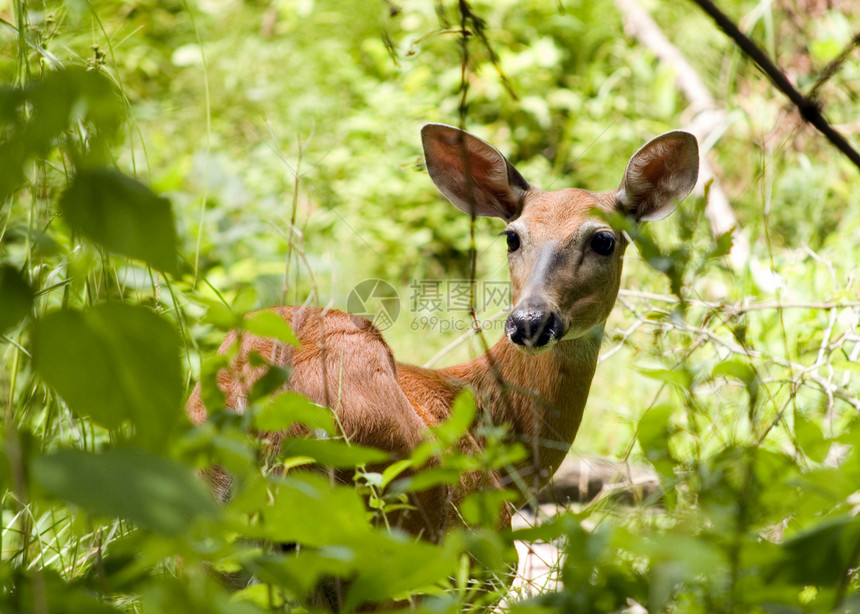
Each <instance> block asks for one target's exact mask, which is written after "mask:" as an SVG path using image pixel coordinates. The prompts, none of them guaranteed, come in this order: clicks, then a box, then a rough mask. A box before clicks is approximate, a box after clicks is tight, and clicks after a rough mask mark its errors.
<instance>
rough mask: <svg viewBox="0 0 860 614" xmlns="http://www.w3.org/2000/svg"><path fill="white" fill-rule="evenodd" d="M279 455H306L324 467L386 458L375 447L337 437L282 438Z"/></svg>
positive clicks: (346, 466) (386, 458)
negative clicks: (347, 441)
mask: <svg viewBox="0 0 860 614" xmlns="http://www.w3.org/2000/svg"><path fill="white" fill-rule="evenodd" d="M281 456H287V457H289V456H308V457H310V458H312V459H314V460H315V461H317V462H318V463H319V464H321V465H325V466H326V467H345V468H350V467H355V466H357V465H366V464H372V463H381V462H383V461H386V460H388V454H387V453H386V452H383V451H382V450H377V449H376V448H367V447H365V446H359V445H356V444H348V443H346V442H345V441H341V440H339V439H307V438H304V437H297V438H295V439H286V440H284V444H283V447H282V449H281Z"/></svg>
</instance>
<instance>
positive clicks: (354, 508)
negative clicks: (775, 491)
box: [248, 473, 372, 546]
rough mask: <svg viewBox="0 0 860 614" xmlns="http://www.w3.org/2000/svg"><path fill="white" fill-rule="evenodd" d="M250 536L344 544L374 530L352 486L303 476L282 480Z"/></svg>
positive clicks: (251, 529)
mask: <svg viewBox="0 0 860 614" xmlns="http://www.w3.org/2000/svg"><path fill="white" fill-rule="evenodd" d="M263 512H264V513H263V514H262V516H261V518H262V521H261V523H260V524H257V525H255V526H252V527H249V529H248V533H249V537H257V538H261V539H267V540H271V541H274V542H280V543H288V542H298V543H301V544H307V545H311V546H324V545H329V544H342V543H344V542H345V541H349V540H353V539H357V538H359V537H361V536H362V535H365V534H367V533H368V532H370V531H372V528H371V525H370V516H369V514H368V512H367V510H366V509H365V507H364V501H363V500H362V499H361V497H360V496H359V495H358V493H357V492H356V491H355V490H353V489H352V488H350V487H347V486H341V485H338V484H332V483H330V482H329V479H328V478H327V477H325V476H321V475H315V474H307V473H302V474H300V475H296V476H295V477H291V476H288V477H286V478H282V479H281V480H280V481H279V482H278V484H277V490H276V491H275V493H274V501H273V503H272V504H271V505H268V506H266V507H265V508H263Z"/></svg>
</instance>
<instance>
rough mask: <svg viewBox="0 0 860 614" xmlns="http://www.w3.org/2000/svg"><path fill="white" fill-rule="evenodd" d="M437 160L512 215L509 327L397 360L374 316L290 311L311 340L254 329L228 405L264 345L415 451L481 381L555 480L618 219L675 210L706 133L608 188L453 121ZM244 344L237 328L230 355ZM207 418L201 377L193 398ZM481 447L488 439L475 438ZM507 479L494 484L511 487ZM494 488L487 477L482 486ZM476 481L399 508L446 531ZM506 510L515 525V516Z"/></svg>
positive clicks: (374, 432)
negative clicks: (526, 163)
mask: <svg viewBox="0 0 860 614" xmlns="http://www.w3.org/2000/svg"><path fill="white" fill-rule="evenodd" d="M421 137H422V141H423V144H424V155H425V159H426V163H427V170H428V171H429V173H430V177H431V178H432V179H433V181H434V183H435V184H436V186H437V187H438V188H439V190H440V191H441V192H442V193H443V194H444V195H445V196H446V197H447V198H448V200H450V201H451V202H452V203H453V204H454V205H455V206H456V207H457V208H458V209H461V210H462V211H464V212H466V213H469V214H472V215H482V216H491V217H499V218H502V219H503V220H504V221H505V222H506V223H507V224H508V225H507V228H506V229H505V230H504V234H505V235H506V238H507V246H508V261H509V267H510V277H511V284H512V300H513V305H514V307H513V310H512V311H511V313H510V315H509V316H508V318H507V320H506V322H505V335H504V336H503V337H502V339H501V340H500V341H499V342H498V343H497V344H496V345H494V346H493V347H492V348H491V349H490V350H489V352H488V353H487V354H485V355H483V356H480V357H478V358H476V359H474V360H471V361H469V362H466V363H464V364H460V365H456V366H453V367H448V368H444V369H439V370H430V369H424V368H420V367H416V366H412V365H408V364H404V363H398V362H396V361H395V359H394V356H393V355H392V353H391V350H390V349H389V347H388V345H387V344H386V343H385V341H384V340H383V338H382V335H381V334H380V333H379V331H378V330H377V329H376V328H375V327H374V326H373V325H372V324H371V323H370V322H368V321H367V320H365V319H363V318H360V317H357V316H353V315H349V314H346V313H343V312H340V311H334V310H321V309H316V308H309V307H277V308H275V309H274V311H275V312H276V313H278V314H279V315H281V316H282V317H283V318H284V319H285V320H287V321H288V322H289V323H290V325H291V326H292V328H293V330H294V332H295V334H296V336H297V337H298V338H299V340H300V342H301V345H300V347H298V348H294V347H292V346H287V345H284V344H282V343H279V342H277V341H274V340H271V339H265V338H260V337H255V336H253V335H250V334H245V335H243V336H242V340H241V341H242V344H241V348H240V350H239V352H238V355H237V357H236V359H235V360H234V362H233V368H232V369H231V370H230V371H226V370H225V371H222V372H221V373H220V374H219V376H218V382H219V386H220V387H221V389H222V390H223V392H224V393H225V395H226V398H227V404H228V406H229V407H232V408H234V409H236V410H241V409H242V408H243V406H244V403H245V398H246V395H247V393H248V391H249V389H250V387H251V385H252V384H253V383H254V382H255V381H257V380H258V379H259V378H260V377H262V376H263V374H265V372H266V371H267V368H268V367H267V366H266V365H262V366H261V365H260V364H259V361H256V362H255V361H249V355H250V354H251V353H252V352H256V353H258V354H259V355H260V356H262V357H263V358H264V359H265V360H266V361H268V362H269V363H271V364H275V365H285V366H289V367H291V372H290V377H289V382H288V387H289V388H290V389H292V390H295V391H297V392H300V393H302V394H304V395H306V396H307V397H309V398H310V399H311V400H313V401H314V402H316V403H319V404H321V405H330V406H331V407H332V408H333V409H334V410H335V411H336V413H337V417H338V420H339V423H340V425H341V427H342V428H343V431H344V434H345V435H346V436H347V437H348V438H349V439H350V441H353V442H356V443H359V444H363V445H367V446H375V447H377V448H381V449H383V450H387V451H389V452H391V453H393V454H395V455H398V454H399V455H406V454H408V453H409V452H410V451H411V450H413V449H414V448H415V447H416V446H417V445H418V444H419V443H420V442H421V441H422V437H424V436H425V433H426V430H427V427H429V426H434V425H436V424H438V423H440V422H442V421H444V420H445V419H446V418H447V417H448V416H449V415H450V412H451V407H452V404H453V402H454V399H455V397H456V396H457V394H458V393H459V392H460V391H462V390H463V389H464V388H465V387H467V386H468V387H471V388H472V389H473V390H474V393H475V397H476V399H477V402H478V405H479V408H480V409H481V410H482V411H483V412H484V413H485V414H488V415H489V416H490V417H491V418H492V420H493V421H494V423H506V424H508V425H509V428H510V433H511V434H512V436H513V437H516V438H518V439H519V440H520V441H523V442H524V443H525V444H526V447H527V448H528V449H529V451H530V458H529V460H528V462H527V463H524V464H523V466H521V467H520V468H519V471H520V473H521V476H522V477H523V478H524V481H525V482H526V483H527V484H528V485H529V487H530V488H535V489H537V488H540V487H542V486H543V485H544V484H546V482H547V481H548V480H549V479H550V478H551V477H552V475H553V473H554V472H555V470H556V469H557V468H558V466H559V464H560V463H561V461H562V459H563V458H564V456H565V455H566V454H567V453H568V450H569V448H570V445H571V443H572V442H573V439H574V437H575V435H576V431H577V429H578V428H579V424H580V420H581V418H582V413H583V409H584V408H585V402H586V399H587V398H588V391H589V388H590V386H591V380H592V377H593V375H594V370H595V367H596V365H597V357H598V349H599V346H600V340H601V336H602V333H603V327H604V323H605V321H606V318H607V317H608V316H609V312H610V311H611V310H612V307H613V305H614V303H615V299H616V296H617V294H618V288H619V284H620V280H621V266H622V262H623V255H624V250H625V248H626V247H627V240H626V239H625V236H624V234H623V233H622V232H620V231H619V230H617V229H615V228H613V227H612V226H611V225H610V223H609V222H608V221H607V219H608V218H609V216H610V215H611V214H613V213H622V214H626V215H628V216H630V217H632V218H633V219H634V220H635V221H636V222H643V221H649V220H658V219H660V218H663V217H665V216H666V215H668V214H669V213H671V212H672V211H673V209H674V208H675V206H676V202H677V201H678V200H679V199H682V198H684V197H685V196H686V195H687V194H688V193H689V192H690V190H691V189H692V188H693V186H694V184H695V183H696V178H697V176H698V169H699V159H698V146H697V143H696V139H695V138H694V137H693V136H692V135H690V134H688V133H686V132H679V131H675V132H668V133H666V134H663V135H661V136H658V137H656V138H654V139H652V140H651V141H649V142H648V143H646V144H645V145H644V146H643V147H642V148H641V149H639V151H637V152H636V153H635V154H633V157H632V158H631V159H630V161H629V162H628V164H627V169H626V171H625V172H624V175H623V177H622V179H621V185H620V186H619V187H618V188H617V189H614V190H610V191H608V192H588V191H585V190H579V189H573V188H571V189H565V190H558V191H553V192H544V191H542V190H539V189H538V188H535V187H534V186H532V185H530V184H529V183H528V182H527V181H526V180H525V179H523V177H522V176H521V175H520V174H519V173H518V172H517V170H516V169H515V168H514V167H513V166H512V165H511V164H510V163H509V162H508V161H507V160H506V159H505V158H504V156H502V154H500V153H499V152H498V151H497V150H496V149H495V148H493V147H492V146H490V145H489V144H487V143H486V142H484V141H483V140H481V139H479V138H477V137H475V136H472V135H471V134H469V133H467V132H463V131H461V130H458V129H457V128H452V127H450V126H445V125H441V124H428V125H426V126H424V128H423V129H422V131H421ZM235 341H236V334H235V333H231V335H230V336H229V337H228V338H227V340H226V341H225V342H224V345H223V346H222V351H223V350H225V349H226V348H228V347H229V346H230V345H231V344H232V343H234V342H235ZM188 412H189V414H190V416H191V417H192V419H193V420H194V421H195V422H201V421H203V420H205V419H206V410H205V408H204V407H203V404H202V401H201V398H200V391H199V387H198V388H197V389H195V391H194V393H193V394H192V397H191V399H190V400H189V402H188ZM472 441H473V443H474V444H475V445H480V444H478V443H477V441H478V440H477V439H474V440H472ZM502 480H503V478H502V476H494V477H493V483H494V484H501V483H502ZM483 484H484V486H486V482H483ZM476 487H477V483H475V482H470V480H469V479H468V478H464V479H463V480H462V481H461V483H460V484H459V485H458V486H454V487H451V488H448V489H446V490H445V491H444V492H443V491H442V490H441V489H439V488H437V489H432V490H430V491H427V492H424V493H420V494H419V495H417V496H416V499H415V503H416V510H415V511H413V512H409V513H404V514H402V515H401V516H399V517H398V519H397V523H398V524H399V525H400V526H401V527H403V528H405V529H406V530H408V531H410V532H413V533H415V534H421V535H423V536H424V537H425V538H427V539H431V540H437V539H439V538H440V537H441V536H442V535H444V533H445V531H446V530H447V529H448V528H449V527H450V526H452V525H453V524H455V523H458V522H460V521H459V515H458V512H457V510H456V509H455V508H456V505H457V503H458V502H459V501H462V499H463V497H464V496H465V495H466V494H468V491H469V489H470V488H476ZM507 520H508V518H507V517H506V518H503V519H502V520H501V521H502V522H507Z"/></svg>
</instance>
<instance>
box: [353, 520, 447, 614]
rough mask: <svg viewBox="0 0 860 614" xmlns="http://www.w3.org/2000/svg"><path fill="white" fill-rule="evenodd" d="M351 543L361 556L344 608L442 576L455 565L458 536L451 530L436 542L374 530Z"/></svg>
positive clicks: (442, 578)
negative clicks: (443, 538) (438, 542)
mask: <svg viewBox="0 0 860 614" xmlns="http://www.w3.org/2000/svg"><path fill="white" fill-rule="evenodd" d="M352 545H353V547H354V548H355V550H356V551H357V552H360V553H361V554H363V555H364V556H362V558H361V565H360V567H359V570H360V571H359V573H358V576H357V577H356V578H355V579H354V580H353V581H352V583H351V584H350V586H349V590H348V591H347V594H346V599H345V600H344V608H343V609H344V610H346V611H350V610H351V609H353V608H356V607H358V606H359V605H361V604H363V603H367V602H380V601H383V600H385V599H389V598H391V597H395V596H397V595H400V594H402V593H405V592H408V591H413V590H417V589H422V588H425V587H429V586H432V585H434V584H436V583H439V582H442V581H444V580H446V579H447V578H448V577H449V576H450V575H452V574H453V573H454V571H455V570H456V568H457V564H458V561H459V554H460V551H461V550H462V539H460V537H459V535H457V534H456V533H455V534H452V535H449V536H448V538H447V539H446V540H445V542H444V543H443V544H442V545H441V546H437V545H433V544H428V543H427V542H424V541H418V540H415V539H414V538H411V537H410V538H406V537H405V536H402V535H389V534H385V533H381V532H377V533H374V534H370V535H367V536H365V537H364V538H363V539H362V540H360V541H358V542H353V544H352ZM416 562H420V563H419V564H416Z"/></svg>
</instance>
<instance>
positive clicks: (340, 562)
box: [247, 546, 358, 599]
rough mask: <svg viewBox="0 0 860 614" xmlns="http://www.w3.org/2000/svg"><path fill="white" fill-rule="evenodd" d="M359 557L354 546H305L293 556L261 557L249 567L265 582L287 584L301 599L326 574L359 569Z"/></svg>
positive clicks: (255, 575) (336, 574)
mask: <svg viewBox="0 0 860 614" xmlns="http://www.w3.org/2000/svg"><path fill="white" fill-rule="evenodd" d="M357 558H358V557H357V556H356V553H355V552H354V550H353V549H352V548H349V547H346V546H323V547H321V548H318V549H316V550H310V549H307V548H304V549H302V550H300V551H299V552H297V553H296V554H295V555H293V556H273V555H265V556H260V557H257V558H255V559H253V560H252V561H251V562H250V563H249V564H248V566H247V567H248V570H249V571H251V572H252V573H253V574H254V577H256V578H257V579H259V580H260V581H261V582H266V583H268V584H273V585H275V586H280V587H283V588H285V589H286V590H287V591H289V593H290V594H291V595H292V596H293V597H294V598H297V599H301V598H304V597H305V596H306V595H307V594H308V592H310V591H311V590H312V589H313V588H314V587H315V585H316V583H317V581H318V580H319V579H320V578H321V577H323V576H339V577H348V576H349V575H350V574H351V573H352V572H353V571H355V569H356V563H357V562H358V561H357Z"/></svg>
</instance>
